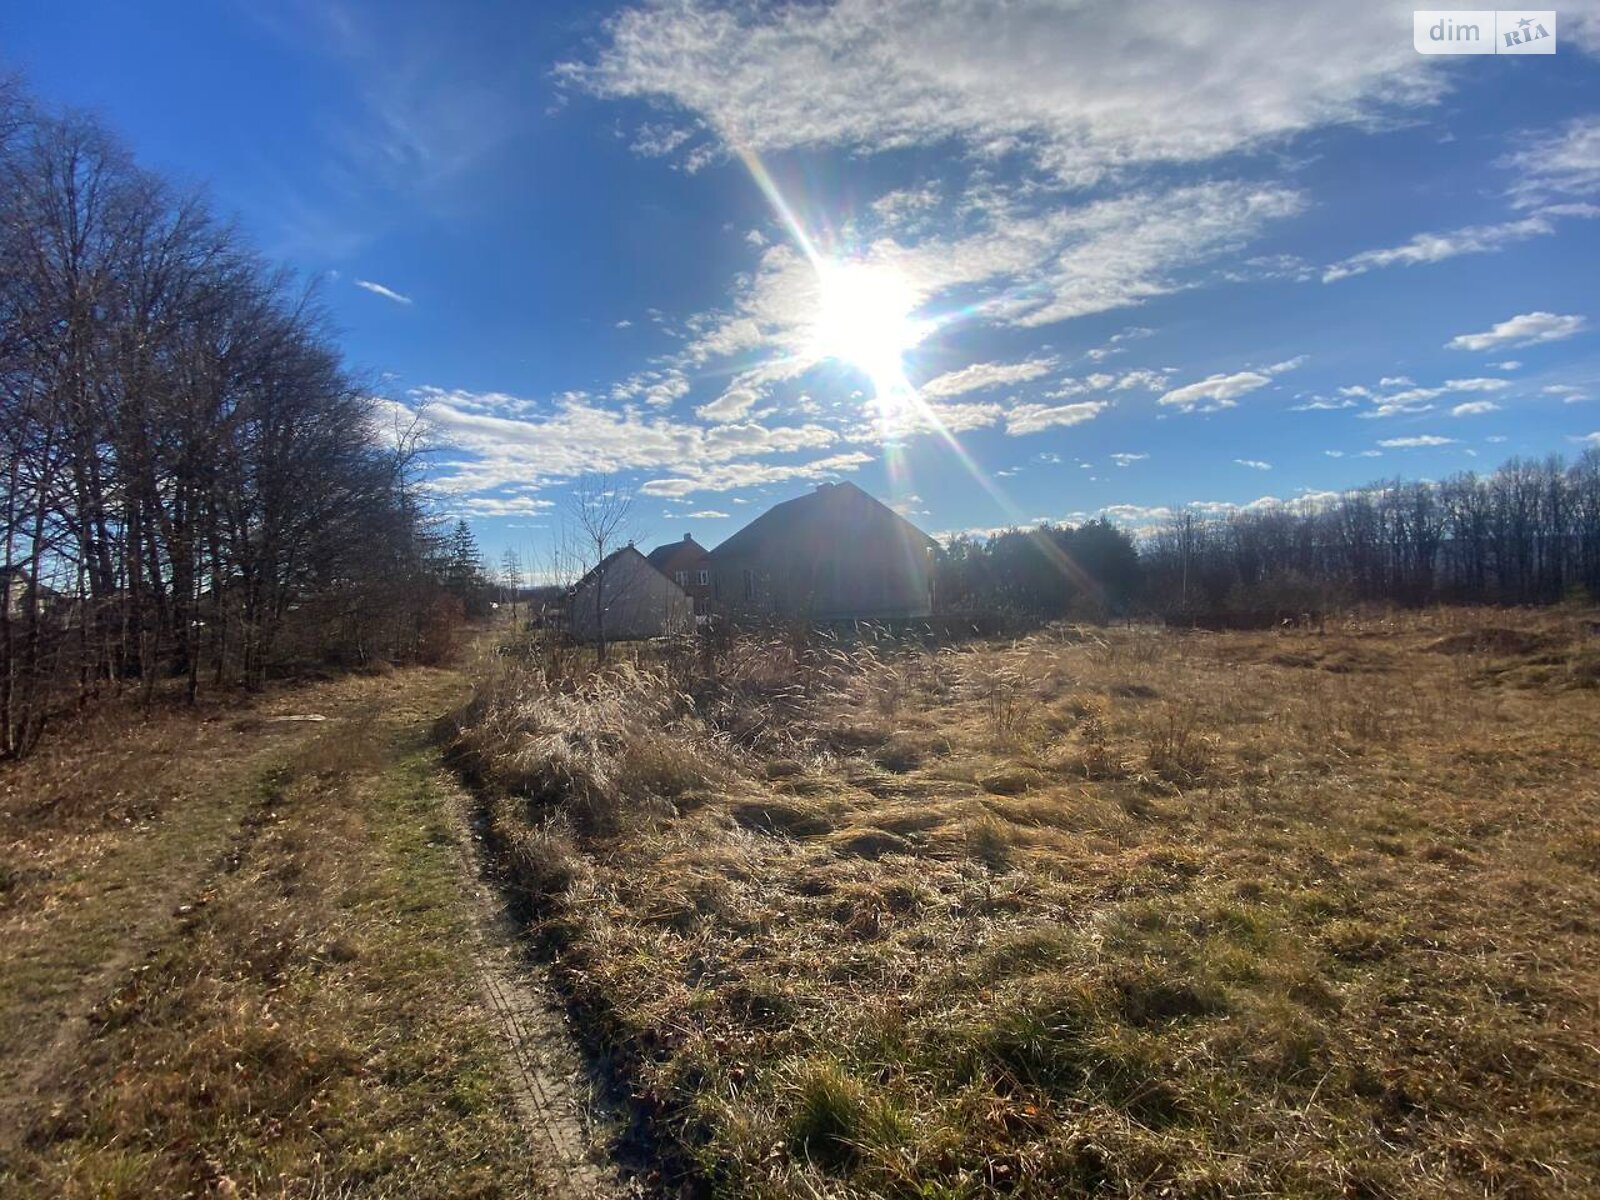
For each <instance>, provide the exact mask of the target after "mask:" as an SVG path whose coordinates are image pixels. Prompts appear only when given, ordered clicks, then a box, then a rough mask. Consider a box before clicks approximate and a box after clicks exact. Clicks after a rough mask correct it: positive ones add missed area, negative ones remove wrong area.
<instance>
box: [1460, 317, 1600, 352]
mask: <svg viewBox="0 0 1600 1200" xmlns="http://www.w3.org/2000/svg"><path fill="white" fill-rule="evenodd" d="M1587 326H1588V318H1586V317H1581V316H1577V315H1567V316H1561V315H1557V314H1556V313H1548V312H1531V313H1522V314H1521V315H1520V316H1515V317H1511V318H1509V319H1507V320H1504V321H1501V322H1500V323H1499V324H1497V325H1495V326H1493V327H1492V328H1490V329H1488V330H1486V331H1485V332H1483V333H1463V334H1461V335H1459V336H1457V337H1453V338H1451V339H1450V340H1449V341H1448V342H1446V343H1445V346H1446V348H1447V349H1450V350H1495V349H1498V348H1499V347H1501V346H1532V345H1536V344H1537V343H1539V342H1558V341H1560V340H1561V339H1563V338H1569V337H1571V336H1572V335H1573V334H1576V333H1581V332H1583V330H1584V329H1585V328H1586V327H1587Z"/></svg>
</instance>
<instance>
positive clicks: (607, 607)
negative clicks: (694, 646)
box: [567, 545, 694, 642]
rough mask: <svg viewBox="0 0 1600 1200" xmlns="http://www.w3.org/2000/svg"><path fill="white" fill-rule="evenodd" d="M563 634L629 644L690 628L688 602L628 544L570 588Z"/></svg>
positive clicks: (691, 614)
mask: <svg viewBox="0 0 1600 1200" xmlns="http://www.w3.org/2000/svg"><path fill="white" fill-rule="evenodd" d="M569 611H570V616H569V618H568V626H567V627H568V630H569V631H570V632H571V634H572V636H573V637H575V638H577V639H578V640H579V641H581V642H597V641H600V640H601V639H604V640H606V641H634V640H637V639H639V638H652V637H663V636H666V635H668V634H676V633H684V632H687V631H689V630H692V629H693V628H694V602H693V601H692V600H690V599H689V597H688V594H687V593H685V592H684V590H683V589H682V588H680V587H679V586H678V585H677V584H675V583H673V582H672V580H670V579H668V578H667V577H666V576H665V575H663V574H662V573H661V572H660V571H658V570H656V569H655V568H654V567H653V566H651V565H650V560H649V559H647V558H645V556H644V555H643V554H641V553H639V551H638V550H636V549H635V548H634V547H633V546H632V545H628V546H624V547H623V548H622V549H621V550H617V551H615V552H614V553H611V554H608V555H606V557H605V558H603V559H602V560H601V561H600V564H599V565H598V566H596V567H595V568H594V569H593V570H591V571H590V572H589V573H588V574H587V575H585V576H584V577H583V578H582V579H580V580H579V581H578V584H577V586H576V587H575V588H573V589H572V601H571V608H570V610H569Z"/></svg>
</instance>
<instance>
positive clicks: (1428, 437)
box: [1378, 433, 1456, 450]
mask: <svg viewBox="0 0 1600 1200" xmlns="http://www.w3.org/2000/svg"><path fill="white" fill-rule="evenodd" d="M1455 444H1456V439H1455V438H1448V437H1440V436H1439V435H1438V434H1434V433H1424V434H1419V435H1417V436H1415V437H1397V438H1385V439H1384V440H1383V441H1381V442H1379V443H1378V445H1380V446H1382V447H1384V448H1385V449H1387V450H1412V449H1416V448H1418V447H1422V446H1454V445H1455Z"/></svg>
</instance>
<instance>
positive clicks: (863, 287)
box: [813, 263, 925, 404]
mask: <svg viewBox="0 0 1600 1200" xmlns="http://www.w3.org/2000/svg"><path fill="white" fill-rule="evenodd" d="M819 274H820V276H821V285H822V297H821V304H820V307H819V311H818V313H817V323H816V331H815V337H814V341H813V351H814V353H815V354H816V356H817V357H818V358H833V359H837V360H839V361H840V362H845V363H849V364H850V365H851V366H854V367H856V368H857V369H858V370H860V371H861V372H863V373H864V374H865V375H866V376H867V378H868V379H870V380H871V381H872V388H873V392H874V393H875V395H876V397H877V399H878V401H879V403H880V404H883V403H887V402H889V401H890V399H891V397H893V396H894V395H896V394H898V393H903V392H907V391H909V390H910V384H909V383H907V382H906V372H905V356H906V353H907V352H908V351H909V350H911V349H912V348H913V347H914V346H916V344H917V343H918V342H920V341H921V340H922V338H923V335H924V333H925V329H924V327H923V325H922V323H921V322H918V321H915V320H913V319H912V317H911V313H912V310H913V309H915V308H916V306H917V296H916V293H915V292H914V291H913V290H912V289H911V287H910V286H909V285H907V283H906V281H905V280H904V279H903V278H901V277H900V275H899V274H897V273H896V272H895V271H893V270H891V269H889V268H886V267H873V266H868V265H866V264H861V263H850V264H844V265H829V266H823V267H820V268H819Z"/></svg>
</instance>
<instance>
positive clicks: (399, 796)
mask: <svg viewBox="0 0 1600 1200" xmlns="http://www.w3.org/2000/svg"><path fill="white" fill-rule="evenodd" d="M464 690H465V682H464V679H463V677H462V676H461V675H459V674H456V673H452V672H441V671H428V672H423V671H416V672H401V673H398V674H397V675H395V676H393V677H390V678H385V679H368V680H355V681H344V682H341V683H339V684H336V685H332V686H327V685H322V686H319V687H317V688H311V689H306V691H305V694H303V695H288V696H280V697H277V698H275V699H274V700H273V701H272V702H271V703H270V704H268V705H263V706H262V707H261V709H260V710H259V711H256V712H252V713H249V714H246V715H245V716H244V718H243V719H233V718H230V719H229V720H227V721H226V722H217V721H212V722H208V723H206V724H204V725H201V724H200V723H199V722H194V723H191V725H190V726H188V727H184V726H183V724H182V723H181V722H178V723H177V725H176V726H175V727H174V728H173V729H172V730H168V731H164V732H163V731H157V733H154V734H153V733H152V731H151V730H150V729H149V728H147V727H141V728H139V729H136V730H127V731H123V732H121V733H116V734H114V735H109V736H108V744H107V745H106V746H102V747H99V748H96V749H89V748H86V749H84V750H83V751H82V752H81V753H73V752H68V751H66V750H63V751H61V752H60V754H59V755H58V758H59V761H57V762H53V763H47V764H41V765H39V766H36V767H34V768H30V770H31V771H32V774H31V775H29V774H20V773H16V772H14V773H13V774H12V775H11V776H9V777H0V799H3V800H5V801H6V802H7V804H8V805H9V807H8V808H6V810H5V811H0V818H3V821H0V855H3V857H0V867H3V868H5V872H6V874H5V876H4V878H5V879H7V880H8V881H9V880H21V881H22V883H21V886H16V885H14V884H10V885H8V888H7V890H6V891H5V892H0V1025H3V1026H4V1027H5V1028H4V1029H3V1030H0V1044H3V1049H4V1052H5V1053H4V1055H3V1060H0V1193H3V1194H5V1195H7V1196H11V1195H18V1196H45V1195H59V1194H95V1195H112V1196H114V1195H124V1194H126V1195H153V1194H180V1193H190V1192H195V1193H198V1192H205V1193H211V1192H213V1191H222V1192H225V1191H226V1190H227V1186H229V1185H232V1186H237V1187H239V1188H241V1189H243V1190H247V1191H252V1190H253V1191H261V1192H266V1191H268V1190H269V1189H270V1190H271V1193H272V1194H280V1193H281V1194H284V1195H299V1194H301V1192H302V1191H303V1190H305V1189H307V1188H309V1189H310V1190H309V1193H308V1194H317V1193H318V1189H321V1190H322V1191H327V1192H328V1194H334V1193H335V1192H338V1193H339V1194H343V1191H344V1190H346V1189H353V1192H352V1194H361V1193H363V1192H364V1191H367V1190H370V1191H371V1192H372V1193H374V1194H378V1193H382V1194H411V1192H412V1190H414V1188H415V1187H417V1186H419V1184H418V1183H416V1182H408V1181H411V1180H422V1179H425V1180H427V1181H429V1182H428V1184H427V1186H429V1187H432V1188H435V1189H437V1188H444V1189H445V1191H444V1193H441V1194H455V1193H456V1192H457V1191H460V1192H467V1191H471V1192H472V1194H474V1195H477V1194H482V1195H485V1196H490V1195H500V1196H506V1197H513V1196H559V1197H567V1196H571V1197H594V1198H599V1200H608V1198H610V1197H621V1196H628V1195H634V1194H638V1188H637V1186H636V1185H635V1184H633V1183H631V1182H629V1181H626V1180H624V1178H623V1173H622V1172H621V1171H619V1170H618V1169H617V1167H616V1166H615V1164H614V1163H613V1161H612V1159H611V1149H610V1147H611V1143H612V1141H613V1138H612V1137H611V1131H610V1125H611V1122H610V1120H609V1118H608V1117H607V1116H606V1115H605V1112H604V1108H603V1105H602V1104H601V1103H600V1101H599V1098H598V1097H599V1092H598V1089H597V1088H596V1087H595V1086H594V1085H593V1083H592V1080H591V1078H590V1076H589V1074H588V1073H587V1072H586V1070H585V1066H584V1060H583V1056H582V1054H581V1051H580V1049H579V1047H578V1045H577V1043H576V1041H575V1040H574V1038H573V1035H572V1033H571V1031H570V1030H569V1028H568V1026H567V1022H566V1017H565V1013H564V1011H563V1009H562V1007H561V1005H560V1003H559V1001H558V1000H557V999H556V998H555V995H554V992H553V990H552V989H551V987H550V985H549V981H548V978H547V976H546V975H545V974H544V972H543V971H542V970H541V968H540V967H539V966H538V965H537V964H536V963H533V962H531V961H530V960H529V959H528V958H527V956H526V955H525V953H524V951H523V948H522V945H521V943H520V942H519V940H518V937H517V933H516V929H515V927H514V925H513V923H512V922H511V920H510V918H509V915H508V914H507V912H506V910H505V907H504V904H503V902H502V900H501V898H500V896H499V893H498V892H497V891H496V889H495V888H494V887H493V886H492V884H491V883H490V882H489V881H487V880H485V879H484V878H483V877H482V876H481V874H480V859H479V855H478V854H477V852H476V849H475V844H474V837H473V831H472V827H471V824H470V821H469V819H468V814H469V805H468V798H467V797H466V795H465V794H464V793H463V791H462V790H461V789H460V787H459V785H457V784H456V782H455V780H454V777H453V776H451V775H450V774H449V773H447V772H445V771H444V770H442V769H441V768H440V767H439V765H438V761H437V752H436V750H435V749H434V748H433V747H432V746H431V745H430V744H429V730H430V728H431V726H432V724H433V722H434V721H435V720H436V719H437V718H438V717H439V716H440V715H441V714H442V713H443V712H445V711H447V710H448V708H449V707H450V706H451V705H452V704H454V703H456V702H457V701H458V700H459V698H460V697H461V695H462V694H463V692H464ZM311 712H314V713H316V714H317V715H320V716H324V717H326V720H322V721H303V722H302V721H293V720H283V719H282V718H283V717H285V716H293V715H295V714H298V713H311ZM119 739H120V741H119ZM132 739H136V740H138V741H139V742H140V743H141V744H140V745H139V746H137V747H132V746H130V747H124V746H123V745H122V744H121V742H122V741H128V740H132ZM141 752H142V753H143V757H145V758H150V759H151V762H150V763H149V764H148V769H145V768H139V769H135V768H133V767H129V766H128V765H127V764H129V763H134V762H136V761H137V760H139V759H140V758H141ZM108 764H110V765H109V766H108ZM113 768H114V769H113ZM119 772H121V773H120V774H119ZM68 778H72V779H78V778H81V779H97V780H104V781H107V782H105V784H104V786H103V788H102V789H101V790H102V792H103V794H97V795H94V796H87V795H76V798H75V799H74V800H73V803H75V804H76V805H77V806H78V808H80V809H81V810H82V813H81V814H79V815H74V816H73V818H72V819H71V820H66V819H63V818H62V817H61V815H60V814H61V812H62V811H64V810H63V809H62V808H61V806H60V805H59V804H55V803H54V800H53V799H52V797H51V796H49V795H47V794H46V793H47V792H48V789H49V787H50V786H51V784H50V782H49V781H50V780H52V779H68ZM62 795H63V796H68V795H69V790H68V789H66V788H63V789H62ZM129 796H131V797H132V801H131V802H130V803H131V805H132V807H133V808H134V809H136V810H137V811H140V812H144V811H148V812H150V813H151V814H153V815H151V816H150V817H149V818H148V819H142V820H137V821H128V820H121V819H117V820H112V819H111V818H109V817H107V816H106V812H105V811H103V810H105V809H106V808H107V806H108V805H110V804H112V803H113V802H115V803H117V804H121V803H123V802H124V800H125V798H126V797H129ZM34 814H42V815H34ZM30 864H34V865H30ZM302 978H303V979H304V980H306V981H307V982H306V984H305V985H299V984H297V983H296V981H297V980H299V979H302ZM302 987H303V989H304V990H302ZM252 1011H256V1012H259V1014H260V1015H259V1016H258V1017H255V1018H246V1017H245V1016H244V1014H246V1013H249V1012H252ZM263 1023H265V1024H263ZM264 1030H265V1032H264ZM403 1030H411V1031H412V1032H411V1033H409V1034H401V1033H400V1032H399V1031H403ZM263 1037H267V1038H268V1040H269V1042H270V1045H268V1046H267V1047H266V1048H263V1047H262V1046H260V1045H256V1043H258V1042H260V1041H261V1039H263ZM397 1037H398V1038H399V1040H398V1041H397V1040H396V1038H397ZM252 1058H255V1059H259V1060H260V1061H262V1062H272V1063H274V1064H275V1065H274V1067H273V1069H272V1071H271V1072H267V1073H263V1074H261V1075H259V1076H258V1075H256V1074H255V1073H254V1072H253V1071H251V1070H250V1068H249V1064H250V1062H251V1061H252ZM301 1059H303V1060H304V1061H305V1063H306V1067H307V1069H306V1071H305V1072H304V1077H305V1078H306V1079H307V1080H308V1081H309V1082H308V1083H307V1085H306V1086H309V1087H311V1088H312V1091H311V1092H310V1093H308V1094H299V1093H294V1094H289V1093H283V1094H280V1092H282V1088H283V1080H284V1079H285V1078H294V1077H295V1076H296V1063H297V1062H299V1061H300V1060H301ZM330 1062H334V1063H340V1064H343V1066H341V1067H340V1068H339V1070H338V1071H335V1072H334V1073H333V1074H329V1073H328V1067H327V1065H326V1064H328V1063H330ZM385 1064H386V1065H385ZM340 1072H343V1073H344V1074H342V1075H341V1074H340ZM351 1089H354V1090H351ZM186 1097H188V1098H186ZM302 1124H303V1126H304V1128H303V1130H302V1129H301V1128H300V1126H301V1125H302ZM241 1128H243V1129H246V1130H251V1129H256V1128H259V1129H260V1130H261V1135H260V1141H259V1146H260V1149H257V1148H256V1147H257V1145H258V1143H257V1141H256V1135H255V1134H253V1133H252V1134H247V1135H246V1136H241V1135H240V1130H241ZM330 1134H331V1135H332V1138H333V1144H334V1145H335V1146H337V1144H338V1143H340V1142H344V1143H346V1145H345V1146H344V1148H343V1149H330V1146H329V1135H330ZM297 1137H303V1147H302V1150H303V1154H302V1160H301V1161H300V1162H298V1163H296V1161H295V1156H296V1153H297V1152H298V1151H297V1150H296V1149H294V1148H295V1147H296V1145H297V1141H296V1139H297ZM391 1142H392V1143H395V1144H396V1145H397V1146H399V1145H411V1146H412V1147H413V1148H412V1150H411V1151H409V1152H405V1153H401V1152H400V1151H399V1150H393V1151H391V1150H385V1149H384V1147H385V1146H387V1145H388V1144H389V1143H391ZM185 1146H188V1147H190V1148H189V1149H184V1147H185ZM207 1146H209V1147H210V1148H209V1149H204V1150H203V1152H202V1149H200V1148H204V1147H207ZM269 1147H270V1149H269ZM395 1154H398V1155H399V1157H397V1158H396V1157H393V1155H395ZM330 1189H331V1190H330Z"/></svg>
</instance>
